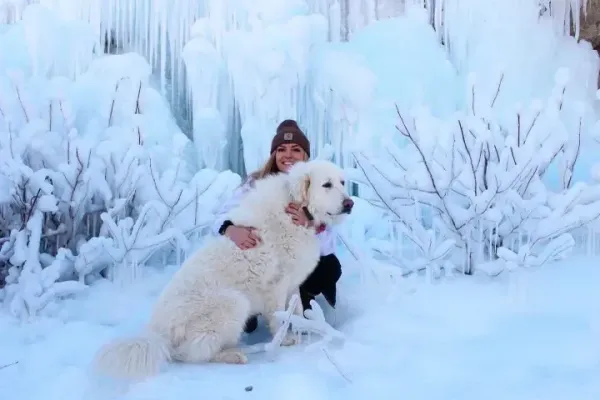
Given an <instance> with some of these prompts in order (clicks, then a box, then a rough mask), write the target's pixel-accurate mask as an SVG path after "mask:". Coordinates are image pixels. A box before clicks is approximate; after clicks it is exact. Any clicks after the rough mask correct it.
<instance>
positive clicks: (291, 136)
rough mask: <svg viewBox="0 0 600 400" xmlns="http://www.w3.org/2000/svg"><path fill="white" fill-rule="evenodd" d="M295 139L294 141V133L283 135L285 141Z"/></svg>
mask: <svg viewBox="0 0 600 400" xmlns="http://www.w3.org/2000/svg"><path fill="white" fill-rule="evenodd" d="M293 139H294V133H293V132H286V133H284V134H283V140H293Z"/></svg>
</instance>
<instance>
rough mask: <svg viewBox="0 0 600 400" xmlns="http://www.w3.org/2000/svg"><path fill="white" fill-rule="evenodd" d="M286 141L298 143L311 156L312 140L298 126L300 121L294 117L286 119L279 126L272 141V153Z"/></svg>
mask: <svg viewBox="0 0 600 400" xmlns="http://www.w3.org/2000/svg"><path fill="white" fill-rule="evenodd" d="M284 143H293V144H297V145H298V146H300V147H302V150H304V151H305V152H306V155H308V157H310V142H309V141H308V138H307V137H306V135H305V134H304V132H302V130H301V129H300V127H299V126H298V123H297V122H296V121H294V120H293V119H286V120H285V121H283V122H281V123H280V124H279V126H278V127H277V133H276V134H275V136H274V137H273V141H272V142H271V154H273V152H274V151H275V150H277V148H278V147H279V146H281V145H282V144H284Z"/></svg>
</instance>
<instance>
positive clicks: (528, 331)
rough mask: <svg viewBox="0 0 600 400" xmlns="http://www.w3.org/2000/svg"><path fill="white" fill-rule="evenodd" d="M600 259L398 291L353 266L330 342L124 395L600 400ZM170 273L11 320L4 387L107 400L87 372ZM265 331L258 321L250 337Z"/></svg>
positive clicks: (43, 395) (175, 373) (184, 369)
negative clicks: (338, 335) (377, 284)
mask: <svg viewBox="0 0 600 400" xmlns="http://www.w3.org/2000/svg"><path fill="white" fill-rule="evenodd" d="M599 263H600V259H591V258H573V259H570V260H569V261H568V262H563V263H557V264H556V265H550V266H546V267H544V268H542V269H539V270H531V271H520V272H519V273H518V274H517V278H516V279H515V280H512V281H511V280H509V279H508V276H504V277H502V276H501V277H498V278H497V279H495V280H489V279H488V278H476V277H470V278H464V277H460V278H454V279H449V280H444V281H442V282H439V283H436V284H432V285H431V284H428V283H426V281H425V280H424V279H417V280H411V279H408V280H407V281H403V282H401V283H400V284H399V285H398V286H397V292H396V293H395V294H392V293H390V292H385V293H381V291H380V290H375V289H374V288H373V287H371V288H365V287H364V286H361V285H359V281H358V274H357V273H356V271H354V272H347V274H346V275H345V276H344V278H343V283H342V286H341V299H340V303H341V304H340V306H339V310H337V312H336V313H335V314H333V313H332V312H331V310H330V309H327V308H326V306H325V304H326V303H325V302H324V301H320V302H319V303H320V304H322V305H323V307H324V308H325V310H326V315H327V317H328V319H329V320H330V321H332V323H333V324H334V325H335V326H336V327H337V328H338V329H339V330H340V331H341V332H343V333H344V334H345V335H346V336H347V338H346V340H345V341H343V342H334V343H331V344H330V345H328V346H327V347H326V351H322V350H320V349H315V350H311V351H309V352H307V351H305V348H306V344H302V345H298V346H296V347H290V348H284V349H283V350H281V352H280V353H278V355H277V356H276V358H275V359H274V360H271V359H269V358H267V357H266V355H265V353H258V354H254V355H252V356H251V357H250V363H249V364H247V365H244V366H225V365H214V364H211V365H202V366H197V365H170V366H168V367H167V369H166V370H165V372H164V373H162V374H161V375H159V376H157V377H156V378H153V379H151V380H149V381H147V382H145V383H140V384H137V385H134V386H132V387H130V388H129V391H128V392H127V393H126V394H123V395H122V397H114V398H119V399H140V400H141V399H145V400H151V399H156V400H170V399H173V400H185V399H190V400H191V399H198V398H205V399H215V400H217V399H232V400H233V399H263V400H267V399H306V398H311V399H348V400H351V399H366V398H373V399H398V398H404V399H411V400H417V399H431V400H434V399H435V400H445V399H448V400H450V399H453V400H454V399H461V400H471V399H473V400H475V399H486V400H494V399H502V400H506V399H511V400H525V399H527V400H534V399H540V400H541V399H543V400H570V399H577V400H593V399H597V398H599V397H598V396H600V381H599V380H598V376H599V374H600V340H599V339H598V338H599V337H600V291H598V284H599V282H600V268H599V267H598V265H599ZM171 273H172V269H170V270H167V271H166V272H162V273H156V274H153V275H152V276H148V277H146V278H145V279H143V280H140V281H138V282H137V283H135V284H133V285H128V286H125V287H119V286H116V285H112V284H106V283H104V284H102V285H99V286H98V287H96V288H94V289H93V290H92V291H91V292H90V293H89V295H88V296H86V297H85V298H83V299H81V300H76V301H71V302H69V303H68V304H66V305H65V308H64V311H63V313H62V315H61V317H60V318H57V319H42V320H37V321H35V322H32V323H31V324H19V323H16V322H15V321H14V320H12V319H9V318H7V317H6V316H2V317H0V318H2V319H0V337H1V338H2V341H1V347H0V364H10V363H12V362H17V361H18V364H15V365H12V366H8V367H6V368H4V369H1V370H0V393H2V398H3V399H6V400H13V399H14V400H18V399H27V400H38V399H39V400H84V399H90V400H91V399H108V398H109V397H102V396H103V393H105V392H104V391H106V390H108V386H107V385H106V384H104V385H100V386H99V387H98V386H95V385H97V384H98V382H95V381H94V380H93V379H90V378H89V377H88V376H87V375H86V374H87V368H88V363H89V361H90V359H91V357H92V356H93V353H94V352H95V351H96V350H97V348H98V346H100V345H101V344H102V343H103V342H104V341H106V340H108V339H109V338H110V337H113V336H115V335H123V334H128V333H133V332H134V331H135V330H137V329H139V328H140V327H141V326H142V324H143V322H144V320H145V318H146V315H147V313H148V310H149V307H150V306H151V305H152V302H153V300H154V299H155V298H156V295H157V292H158V291H159V290H160V288H161V287H162V286H163V285H164V284H165V282H166V280H167V279H168V275H169V274H171ZM367 292H368V293H367ZM367 294H368V297H369V298H370V301H368V302H365V301H364V299H365V295H367ZM268 339H269V335H268V334H267V333H265V330H264V327H261V329H260V331H256V332H255V333H253V334H252V335H251V336H250V337H247V338H245V339H244V340H245V341H246V342H247V343H255V342H260V341H265V340H268ZM330 360H331V361H330ZM248 387H252V390H251V391H246V388H248Z"/></svg>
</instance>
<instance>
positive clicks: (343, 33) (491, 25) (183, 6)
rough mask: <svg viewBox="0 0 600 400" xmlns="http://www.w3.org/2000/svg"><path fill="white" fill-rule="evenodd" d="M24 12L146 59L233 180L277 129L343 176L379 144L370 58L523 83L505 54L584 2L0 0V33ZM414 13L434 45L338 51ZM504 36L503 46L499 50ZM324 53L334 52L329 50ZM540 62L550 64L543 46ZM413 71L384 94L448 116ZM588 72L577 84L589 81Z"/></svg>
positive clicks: (188, 126) (556, 27)
mask: <svg viewBox="0 0 600 400" xmlns="http://www.w3.org/2000/svg"><path fill="white" fill-rule="evenodd" d="M30 2H39V3H41V4H43V5H45V6H47V7H49V8H52V9H55V10H59V12H60V14H61V15H62V17H64V18H70V19H77V20H82V21H88V22H89V23H90V24H91V29H92V32H94V34H95V35H96V36H97V37H98V40H99V42H100V43H101V45H102V46H103V47H105V48H106V49H107V50H109V51H125V50H127V51H131V50H134V51H137V52H139V53H140V54H142V55H143V56H145V57H146V58H147V59H148V60H149V62H150V64H151V65H152V67H153V70H154V72H155V76H156V85H157V87H158V88H159V90H160V91H161V92H162V93H163V94H165V95H166V96H167V97H168V100H169V102H170V104H171V107H172V109H173V111H174V114H175V115H177V116H178V117H179V123H180V125H181V126H182V128H183V129H184V130H185V131H187V132H188V134H189V135H190V136H192V137H193V138H194V140H195V144H196V147H197V154H198V156H199V164H200V165H199V166H210V167H216V168H233V169H234V170H236V171H238V172H242V173H243V172H244V170H247V169H254V168H256V167H257V166H258V165H259V164H260V161H259V160H262V159H263V158H264V157H265V154H266V150H265V149H266V146H267V145H268V144H267V143H266V142H267V140H268V138H269V137H270V135H271V133H272V132H273V129H274V125H275V124H276V122H277V121H278V120H280V119H282V118H288V117H292V118H297V119H299V120H300V122H301V125H302V126H303V128H305V129H306V130H307V132H308V133H309V136H310V137H311V140H312V142H313V145H314V147H315V150H316V149H318V148H319V147H320V146H321V145H322V144H324V143H326V142H332V144H333V145H334V149H335V153H336V155H335V156H336V159H337V160H338V161H339V162H341V163H342V164H344V163H345V162H346V160H348V152H349V149H350V146H351V145H352V143H354V142H356V140H355V139H357V138H363V139H364V136H365V135H366V136H367V141H371V142H376V141H377V138H378V137H379V135H380V133H381V132H380V130H385V129H386V128H385V127H384V124H383V122H380V123H379V124H377V123H376V121H377V119H378V116H380V115H381V114H379V113H383V116H382V118H381V119H380V121H385V122H386V124H388V125H389V122H388V121H390V116H389V110H387V111H383V110H384V109H385V108H386V107H387V108H390V107H391V104H390V103H389V100H390V95H389V94H382V92H381V90H382V89H381V88H382V87H384V86H386V85H387V84H386V83H382V82H381V80H382V79H383V76H386V77H391V76H390V73H389V72H390V71H383V72H382V71H381V70H379V71H374V70H377V69H378V68H377V63H376V62H375V59H374V58H373V57H379V56H381V55H382V54H385V53H386V52H397V53H400V54H403V55H404V56H405V57H413V58H414V57H417V58H419V56H418V52H413V51H412V50H408V48H409V47H410V46H413V47H415V46H417V43H418V46H421V47H422V46H425V47H428V46H429V47H435V46H437V45H438V44H436V40H437V42H438V43H439V42H443V43H444V45H445V47H444V51H446V52H447V54H448V55H449V57H450V58H449V60H450V63H448V61H447V60H442V59H441V58H440V62H441V68H442V70H447V71H450V70H452V69H454V70H455V72H456V73H457V74H458V77H459V78H462V80H463V82H462V83H464V82H465V81H466V76H467V75H468V74H469V73H470V72H472V71H473V70H477V71H478V74H479V75H480V78H481V80H486V79H487V80H488V81H493V78H494V77H496V76H497V73H496V71H497V70H500V69H501V68H503V67H504V66H503V65H500V64H499V62H497V61H498V60H500V59H503V58H504V59H506V56H507V55H510V60H511V61H513V62H512V64H511V65H509V66H508V67H509V69H512V70H513V71H517V73H520V72H519V71H520V69H522V68H523V66H524V64H523V63H522V62H521V63H519V62H518V56H519V55H518V53H517V52H512V53H510V50H509V49H508V47H507V46H510V45H514V44H515V43H517V44H518V43H519V41H520V40H521V39H522V38H523V37H528V36H531V35H532V32H533V31H532V30H531V29H530V28H531V27H532V26H533V25H535V24H537V23H538V20H539V19H540V18H541V19H543V20H547V21H548V22H547V23H548V24H551V25H552V28H553V32H554V33H555V34H556V35H557V36H562V35H564V33H565V31H568V28H569V27H570V26H571V24H572V23H573V24H574V26H575V28H576V30H575V33H577V28H578V21H579V19H580V18H579V17H580V13H581V12H582V11H585V6H586V3H587V0H551V1H550V0H486V1H481V0H0V22H2V21H4V22H10V21H15V20H18V19H20V18H22V13H23V9H24V7H25V6H26V5H27V4H28V3H30ZM415 5H416V6H417V7H420V8H425V9H426V10H427V11H426V18H425V19H426V20H427V21H426V23H431V24H432V25H433V26H434V27H435V31H436V34H435V35H429V33H426V36H427V37H428V40H429V41H431V43H430V44H428V43H429V42H427V43H426V42H424V41H420V40H419V38H416V37H415V35H421V34H423V32H426V30H425V29H421V30H420V31H419V32H411V31H405V32H404V33H403V35H402V36H398V35H395V36H394V37H395V38H396V43H393V42H391V41H386V40H385V39H383V40H384V41H386V46H389V48H388V49H382V48H379V49H378V50H377V49H375V47H377V42H372V43H367V41H365V40H363V41H362V42H361V43H359V44H357V45H351V46H341V47H336V46H337V44H339V43H342V42H346V41H347V40H350V42H352V38H353V34H354V33H355V32H357V31H358V30H359V29H360V28H362V27H364V26H366V25H368V24H370V23H371V22H373V21H375V20H381V19H386V18H389V17H393V16H398V15H401V14H403V13H405V11H406V9H407V7H408V8H410V6H415ZM490 18H491V20H490ZM419 26H420V27H421V26H422V25H419ZM419 29H420V28H419ZM373 32H374V31H372V33H371V36H373V37H375V36H377V35H376V34H374V33H373ZM427 32H429V31H427ZM507 32H508V33H511V34H509V35H507ZM365 35H366V36H363V37H368V35H369V34H368V33H367V34H365ZM436 35H437V37H436ZM505 36H506V37H508V38H509V39H510V40H505V41H503V42H499V41H498V38H499V37H500V38H502V37H505ZM358 42H360V40H359V41H358ZM358 42H357V43H358ZM325 43H333V45H332V46H331V47H330V48H329V49H327V50H325V49H324V47H323V45H324V44H325ZM336 43H337V44H336ZM394 45H396V47H398V48H402V50H398V48H397V49H394V48H393V47H394ZM572 47H573V46H572ZM520 48H521V49H522V48H523V47H522V46H521V47H520ZM490 49H492V50H495V52H494V51H490ZM544 50H545V51H546V53H545V57H546V58H548V57H550V54H549V52H550V50H549V47H547V48H545V49H544ZM520 51H522V52H523V54H525V55H527V54H526V50H520ZM509 53H510V54H509ZM440 54H441V53H440ZM571 54H574V53H571ZM488 57H491V59H492V60H493V62H489V60H488V61H486V58H488ZM437 59H438V58H437V56H436V60H437ZM526 59H527V60H531V58H527V57H526ZM389 60H390V58H389V57H388V61H389ZM406 60H412V58H406ZM420 62H421V64H418V63H415V62H412V61H410V62H408V64H407V63H403V62H402V59H400V58H398V59H395V60H394V64H393V65H396V66H399V67H400V68H401V69H403V70H404V71H406V72H407V73H409V74H417V75H416V76H419V78H418V79H417V81H418V82H419V84H418V85H417V86H419V85H420V86H419V87H416V86H414V85H411V82H410V80H411V79H412V76H411V75H402V76H398V75H397V76H395V77H392V78H393V79H395V80H396V81H399V82H395V84H393V85H389V86H390V87H395V88H396V89H397V90H409V91H414V93H410V94H408V95H407V94H406V93H402V94H399V95H396V96H392V97H394V98H395V100H398V97H402V99H403V100H404V101H405V103H406V105H407V107H408V106H414V105H416V104H419V102H428V101H431V102H433V103H431V104H428V105H429V106H432V107H434V108H435V107H438V108H439V109H440V110H444V109H446V108H448V107H451V106H452V105H453V104H455V103H456V101H455V99H452V98H450V95H449V94H448V93H446V92H443V93H441V94H440V95H439V96H438V98H437V99H436V98H432V96H431V95H426V94H424V93H425V92H426V91H427V90H429V89H428V88H425V86H427V87H430V86H431V85H429V84H427V83H425V81H426V79H429V78H432V79H434V81H435V77H434V76H433V75H427V74H424V73H421V74H420V75H419V72H420V71H430V72H431V68H433V67H432V66H426V65H425V64H422V63H427V62H430V60H427V59H425V58H423V57H421V58H420ZM590 63H591V64H593V62H592V61H590V62H587V61H586V62H585V63H584V67H582V69H581V68H580V70H579V71H577V72H578V73H579V72H581V71H583V72H582V73H583V75H584V76H586V77H591V76H592V75H593V67H589V65H591V64H590ZM407 65H412V67H411V68H412V69H411V68H405V67H406V66H407ZM536 65H538V66H539V63H538V64H535V62H533V61H531V63H530V64H529V65H528V66H527V68H525V71H526V73H527V74H530V76H533V77H535V78H537V82H536V83H535V84H534V85H529V86H528V85H522V84H521V82H522V81H519V80H518V79H517V80H514V81H513V83H512V85H513V86H514V87H516V88H517V89H520V90H521V92H523V91H526V90H530V93H527V95H528V96H529V97H532V96H536V95H537V94H538V92H539V90H542V89H540V88H543V86H544V84H545V83H544V82H545V81H544V79H545V78H540V77H539V76H535V68H536ZM490 66H491V68H490ZM73 69H75V68H73ZM382 73H383V75H381V76H378V74H382ZM549 73H550V74H552V73H553V72H549ZM451 75H452V74H451V73H449V72H442V75H441V76H445V77H449V76H451ZM386 79H387V78H386ZM453 79H454V78H448V79H446V80H445V81H443V83H442V84H441V88H442V89H443V90H445V89H447V88H451V87H453V85H457V84H460V83H461V82H460V81H458V82H454V81H453ZM590 79H591V78H590ZM438 82H440V81H439V80H438ZM540 82H541V83H540ZM428 85H429V86H428ZM352 88H354V90H351V89H352ZM532 88H533V89H532ZM538 89H539V90H538ZM581 90H586V89H581ZM461 94H462V93H461ZM382 96H383V97H382ZM419 96H421V97H419ZM427 96H429V97H427ZM411 99H412V100H411ZM369 101H371V102H374V104H378V105H377V106H373V105H372V104H369ZM386 101H387V103H386V105H382V104H383V103H384V102H386ZM442 103H443V104H442Z"/></svg>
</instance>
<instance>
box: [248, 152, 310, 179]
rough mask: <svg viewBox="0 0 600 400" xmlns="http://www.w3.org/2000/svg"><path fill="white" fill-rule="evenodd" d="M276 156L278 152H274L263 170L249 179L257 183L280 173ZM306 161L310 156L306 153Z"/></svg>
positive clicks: (250, 175) (254, 173)
mask: <svg viewBox="0 0 600 400" xmlns="http://www.w3.org/2000/svg"><path fill="white" fill-rule="evenodd" d="M276 154H277V151H274V152H272V153H271V155H270V156H269V158H268V159H267V161H266V162H265V164H264V165H263V166H262V168H259V169H257V170H256V171H254V172H252V173H251V174H249V175H248V178H249V179H250V180H253V181H255V180H259V179H263V178H264V177H266V176H269V175H273V174H276V173H278V172H280V171H279V168H277V162H276V161H275V157H276ZM306 160H308V154H306V152H304V161H306Z"/></svg>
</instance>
